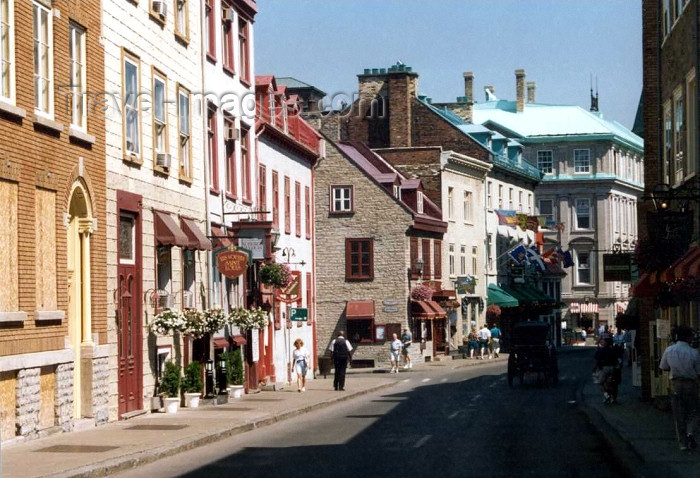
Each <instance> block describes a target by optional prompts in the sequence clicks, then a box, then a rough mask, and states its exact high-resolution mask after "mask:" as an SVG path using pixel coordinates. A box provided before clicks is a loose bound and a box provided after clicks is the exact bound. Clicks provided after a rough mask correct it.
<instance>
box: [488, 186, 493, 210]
mask: <svg viewBox="0 0 700 478" xmlns="http://www.w3.org/2000/svg"><path fill="white" fill-rule="evenodd" d="M492 193H493V183H492V182H491V181H489V182H488V183H486V206H487V207H488V208H489V209H493V198H492V196H493V194H492Z"/></svg>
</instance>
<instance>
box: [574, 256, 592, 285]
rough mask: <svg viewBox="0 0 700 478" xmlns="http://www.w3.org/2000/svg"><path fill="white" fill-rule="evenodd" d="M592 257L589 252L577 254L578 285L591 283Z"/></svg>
mask: <svg viewBox="0 0 700 478" xmlns="http://www.w3.org/2000/svg"><path fill="white" fill-rule="evenodd" d="M590 259H591V255H590V253H589V252H581V251H577V252H576V280H577V284H590V283H591V266H590Z"/></svg>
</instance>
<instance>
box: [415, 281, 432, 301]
mask: <svg viewBox="0 0 700 478" xmlns="http://www.w3.org/2000/svg"><path fill="white" fill-rule="evenodd" d="M433 292H435V291H434V290H433V289H432V288H431V287H428V286H427V285H425V284H418V285H416V286H415V287H413V289H411V299H413V300H430V299H432V298H433Z"/></svg>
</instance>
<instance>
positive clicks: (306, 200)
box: [304, 186, 311, 239]
mask: <svg viewBox="0 0 700 478" xmlns="http://www.w3.org/2000/svg"><path fill="white" fill-rule="evenodd" d="M304 208H305V216H306V223H305V225H306V238H307V239H311V189H310V188H309V187H308V186H306V187H304Z"/></svg>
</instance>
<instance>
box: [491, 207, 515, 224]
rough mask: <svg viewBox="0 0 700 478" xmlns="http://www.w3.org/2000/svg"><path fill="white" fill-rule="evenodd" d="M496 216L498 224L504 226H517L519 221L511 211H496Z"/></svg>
mask: <svg viewBox="0 0 700 478" xmlns="http://www.w3.org/2000/svg"><path fill="white" fill-rule="evenodd" d="M494 212H495V213H496V216H498V224H500V225H502V226H515V225H516V224H517V223H518V221H517V218H516V217H515V211H509V210H505V209H494Z"/></svg>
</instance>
